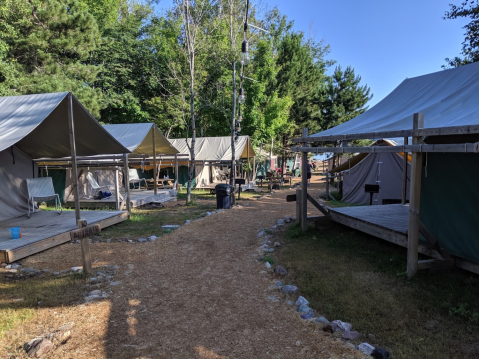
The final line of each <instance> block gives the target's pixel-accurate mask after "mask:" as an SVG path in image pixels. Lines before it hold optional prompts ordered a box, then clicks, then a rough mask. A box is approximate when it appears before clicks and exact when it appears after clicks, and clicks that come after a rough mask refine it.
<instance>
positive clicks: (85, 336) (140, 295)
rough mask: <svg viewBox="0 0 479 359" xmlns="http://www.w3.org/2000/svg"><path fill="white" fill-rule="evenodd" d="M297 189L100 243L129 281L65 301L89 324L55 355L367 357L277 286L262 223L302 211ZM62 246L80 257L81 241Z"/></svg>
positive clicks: (106, 259) (106, 258) (97, 250)
mask: <svg viewBox="0 0 479 359" xmlns="http://www.w3.org/2000/svg"><path fill="white" fill-rule="evenodd" d="M313 187H316V185H313V186H312V188H311V189H313ZM291 193H294V192H293V191H279V192H277V193H275V194H273V195H272V196H271V197H263V198H261V199H260V200H250V201H244V202H245V203H246V204H247V206H246V207H241V208H234V209H232V210H227V211H222V212H221V213H218V214H214V215H212V216H209V217H206V218H203V219H201V220H198V221H194V222H192V223H190V224H188V225H184V226H182V227H181V228H179V229H178V230H176V231H174V232H172V233H170V234H168V235H165V236H163V237H162V238H161V239H159V240H157V241H156V242H148V243H141V244H129V243H116V244H106V243H99V244H94V245H92V251H93V253H94V256H93V257H94V259H97V260H98V262H97V264H101V263H107V264H118V265H119V266H120V269H119V271H118V276H117V279H116V280H118V281H119V282H120V284H119V285H116V286H114V287H111V288H112V290H113V293H112V294H111V295H110V296H109V298H108V299H107V300H104V301H103V302H98V303H94V304H88V305H80V306H77V307H76V308H73V309H68V310H67V309H62V311H61V313H63V314H62V315H64V317H63V318H62V320H63V321H65V320H67V319H68V318H70V319H72V318H73V320H75V317H74V316H81V317H82V318H88V320H87V319H85V321H86V322H88V329H87V330H81V331H78V330H77V331H76V332H75V338H74V340H73V339H72V341H71V343H67V344H65V345H64V346H63V348H62V349H61V350H60V351H55V353H52V355H51V356H49V358H50V357H52V358H53V357H67V356H69V357H75V358H82V357H89V358H115V359H117V358H118V359H121V358H205V359H206V358H245V359H246V358H247V359H252V358H361V357H363V356H361V355H360V353H359V352H357V351H355V350H353V349H351V348H350V347H349V346H347V345H346V344H345V343H343V342H341V341H340V340H338V339H334V338H332V337H331V335H330V334H327V333H324V332H323V331H322V330H321V329H320V327H318V326H317V325H316V324H314V323H306V322H305V321H303V320H302V319H300V318H299V315H298V314H297V313H296V312H295V308H293V307H291V306H289V305H288V304H286V300H289V299H291V300H296V297H291V298H287V297H286V296H283V295H282V294H281V293H280V292H279V291H277V292H271V291H268V287H269V286H271V285H272V284H273V283H274V280H273V278H272V277H271V274H269V273H260V272H261V271H263V270H264V269H265V267H264V264H263V263H260V262H258V252H257V248H258V247H259V246H260V245H261V239H260V238H258V237H257V233H258V232H259V231H260V230H261V229H264V228H270V227H271V226H272V225H274V224H275V223H276V220H277V219H279V218H283V217H284V216H286V215H290V216H294V215H295V213H294V212H295V203H286V201H285V196H286V194H291ZM310 207H311V206H310ZM72 247H75V248H74V249H73V251H75V253H72V252H71V251H72ZM55 250H56V251H57V252H56V253H57V255H60V254H61V252H62V251H66V250H69V251H70V253H69V257H70V256H71V258H79V257H77V255H79V254H78V253H76V252H77V251H78V252H79V246H62V247H61V248H58V249H55ZM50 253H53V251H50ZM49 256H51V254H50V255H49ZM62 264H63V265H64V266H65V265H70V264H72V263H68V261H66V262H65V263H62ZM75 264H76V265H78V264H77V263H73V264H72V265H75ZM271 295H275V296H276V297H278V299H280V301H279V302H273V301H272V300H271V299H270V298H269V297H270V296H271ZM78 321H79V320H78V319H77V323H78ZM89 348H90V349H89Z"/></svg>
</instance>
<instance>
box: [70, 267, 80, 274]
mask: <svg viewBox="0 0 479 359" xmlns="http://www.w3.org/2000/svg"><path fill="white" fill-rule="evenodd" d="M70 270H71V271H72V272H73V273H78V272H82V271H83V267H71V268H70Z"/></svg>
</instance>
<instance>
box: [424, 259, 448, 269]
mask: <svg viewBox="0 0 479 359" xmlns="http://www.w3.org/2000/svg"><path fill="white" fill-rule="evenodd" d="M453 266H454V259H452V258H448V259H425V260H420V261H418V263H417V269H431V268H434V269H447V268H451V267H453Z"/></svg>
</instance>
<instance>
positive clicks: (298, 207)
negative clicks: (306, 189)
mask: <svg viewBox="0 0 479 359" xmlns="http://www.w3.org/2000/svg"><path fill="white" fill-rule="evenodd" d="M301 197H302V196H301V188H296V224H300V223H301Z"/></svg>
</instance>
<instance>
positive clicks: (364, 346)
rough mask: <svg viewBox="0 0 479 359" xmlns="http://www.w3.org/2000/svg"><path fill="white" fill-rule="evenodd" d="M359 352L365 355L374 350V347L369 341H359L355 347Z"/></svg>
mask: <svg viewBox="0 0 479 359" xmlns="http://www.w3.org/2000/svg"><path fill="white" fill-rule="evenodd" d="M356 348H357V349H358V350H359V351H360V352H361V353H363V354H366V355H371V353H372V352H373V350H374V347H373V346H372V345H371V344H369V343H361V344H359V345H358V346H357V347H356Z"/></svg>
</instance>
